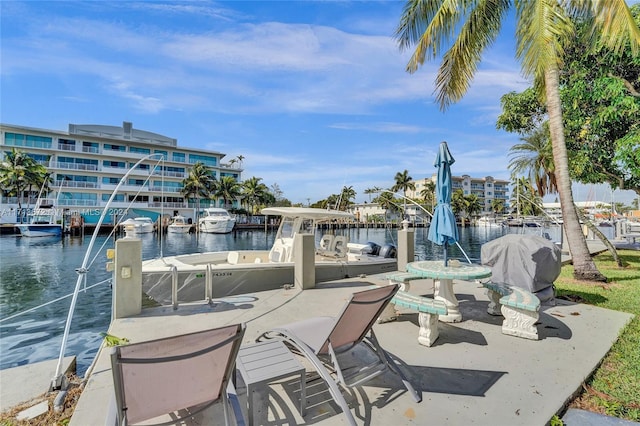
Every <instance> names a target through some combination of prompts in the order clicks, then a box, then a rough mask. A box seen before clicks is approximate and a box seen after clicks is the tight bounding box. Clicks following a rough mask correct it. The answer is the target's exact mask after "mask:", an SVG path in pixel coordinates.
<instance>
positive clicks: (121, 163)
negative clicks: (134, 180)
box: [102, 160, 127, 169]
mask: <svg viewBox="0 0 640 426" xmlns="http://www.w3.org/2000/svg"><path fill="white" fill-rule="evenodd" d="M102 165H103V166H104V167H114V168H116V169H125V168H126V167H127V163H125V162H124V161H110V160H103V161H102Z"/></svg>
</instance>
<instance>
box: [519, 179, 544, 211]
mask: <svg viewBox="0 0 640 426" xmlns="http://www.w3.org/2000/svg"><path fill="white" fill-rule="evenodd" d="M511 186H513V187H515V188H516V192H515V194H512V197H513V198H512V199H511V205H512V206H514V207H515V208H516V210H517V212H518V213H519V214H521V215H524V216H536V215H539V214H540V213H541V212H542V211H543V208H542V198H541V197H540V195H539V194H538V193H537V192H536V190H535V189H534V188H533V185H532V184H531V181H530V180H529V179H527V178H526V177H524V176H521V177H519V178H516V179H515V180H514V181H513V182H511Z"/></svg>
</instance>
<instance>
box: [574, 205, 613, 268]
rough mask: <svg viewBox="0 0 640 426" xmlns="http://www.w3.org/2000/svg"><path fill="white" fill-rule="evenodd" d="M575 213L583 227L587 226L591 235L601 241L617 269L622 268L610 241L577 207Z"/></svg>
mask: <svg viewBox="0 0 640 426" xmlns="http://www.w3.org/2000/svg"><path fill="white" fill-rule="evenodd" d="M576 212H577V213H578V217H579V218H580V220H581V221H582V222H583V223H584V224H585V225H587V228H589V230H590V231H591V232H593V235H595V236H596V237H598V239H599V240H600V241H602V244H604V245H605V247H607V250H609V253H611V256H613V260H614V261H615V262H616V265H618V268H623V267H624V264H623V263H622V259H620V256H618V251H617V250H616V248H615V246H614V245H613V244H611V241H609V239H608V238H607V237H606V236H605V235H604V234H603V233H602V232H601V231H600V230H599V229H598V227H597V226H595V225H594V224H593V222H591V221H590V220H589V219H587V218H586V217H585V216H584V214H582V211H580V209H579V208H577V207H576Z"/></svg>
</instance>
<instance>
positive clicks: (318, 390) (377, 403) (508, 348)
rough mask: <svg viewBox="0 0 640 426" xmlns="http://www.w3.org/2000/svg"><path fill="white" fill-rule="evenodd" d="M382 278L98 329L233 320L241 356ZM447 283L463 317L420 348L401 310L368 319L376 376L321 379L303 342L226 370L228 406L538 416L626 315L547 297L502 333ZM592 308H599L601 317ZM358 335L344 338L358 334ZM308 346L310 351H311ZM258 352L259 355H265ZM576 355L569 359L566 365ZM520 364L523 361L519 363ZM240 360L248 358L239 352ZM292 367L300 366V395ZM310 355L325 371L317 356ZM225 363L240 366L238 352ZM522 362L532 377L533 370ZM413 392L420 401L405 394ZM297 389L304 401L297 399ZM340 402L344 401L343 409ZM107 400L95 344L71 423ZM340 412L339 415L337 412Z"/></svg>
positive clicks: (479, 292)
mask: <svg viewBox="0 0 640 426" xmlns="http://www.w3.org/2000/svg"><path fill="white" fill-rule="evenodd" d="M387 282H388V280H387V279H386V276H385V275H378V276H370V277H367V278H366V279H358V278H353V279H346V280H340V281H335V282H328V283H322V284H318V285H317V286H316V288H314V289H310V290H304V291H303V290H300V289H299V288H296V287H294V288H292V289H288V290H287V289H279V290H271V291H266V292H260V293H255V294H247V295H240V296H235V297H229V298H225V299H217V300H214V301H213V303H212V304H208V303H206V302H202V303H192V304H181V305H179V306H178V307H177V310H174V309H173V307H172V306H162V307H157V308H150V309H145V310H143V311H142V312H141V313H140V314H139V315H134V316H131V317H128V318H122V319H116V320H115V321H114V322H113V323H112V326H111V328H110V330H109V333H110V334H113V335H115V336H119V337H126V338H127V339H129V340H130V341H131V343H132V344H136V343H138V342H144V341H149V340H154V339H161V338H166V337H169V336H174V335H184V334H189V333H193V332H198V331H201V330H210V329H213V328H217V327H222V326H225V325H233V324H238V323H242V324H246V331H245V334H244V338H243V339H242V345H241V348H240V352H239V353H240V354H242V353H243V349H244V348H248V349H249V350H251V348H253V347H254V345H255V344H256V340H257V339H258V338H259V337H260V336H262V335H264V333H266V332H269V331H274V330H276V329H278V328H281V326H282V324H295V323H296V322H298V321H300V319H304V318H315V317H323V316H329V317H331V320H327V324H333V325H336V324H337V323H339V321H338V320H337V318H340V317H343V316H345V315H346V316H345V318H347V317H350V316H351V313H349V308H348V306H349V305H350V301H351V300H352V298H354V297H355V299H356V300H357V299H358V297H357V296H354V294H355V295H357V294H360V293H362V292H365V293H366V291H368V290H370V289H371V288H372V284H373V285H379V286H381V288H383V289H384V288H385V287H389V286H387ZM455 285H456V294H457V297H458V300H459V305H460V310H461V312H462V313H463V315H464V321H462V322H460V323H449V324H448V323H440V324H439V327H440V329H441V331H442V333H441V334H440V337H439V338H438V340H437V342H435V343H434V344H432V346H431V347H429V348H426V347H425V346H423V345H421V344H419V343H418V342H416V326H417V324H418V321H419V320H418V313H417V312H414V311H411V310H401V314H400V315H399V317H398V319H397V320H396V321H394V322H392V323H389V324H377V323H375V320H374V324H372V326H371V331H372V332H373V333H375V334H371V335H367V338H363V340H362V341H363V342H364V343H367V342H369V343H371V341H370V339H369V337H371V336H375V340H376V341H377V342H378V344H379V346H380V347H381V348H385V351H384V353H385V354H388V357H389V358H388V360H392V362H390V363H389V366H391V367H392V368H391V369H390V368H388V366H387V368H384V369H382V370H381V372H380V373H379V374H377V376H376V377H373V378H371V379H370V380H367V381H365V382H362V383H360V384H355V385H354V386H351V387H349V386H343V385H342V384H340V385H337V383H338V382H339V381H340V380H339V378H338V377H337V376H336V374H335V372H334V373H331V381H327V380H325V378H324V377H323V376H322V374H325V373H320V372H319V371H318V370H317V369H316V366H315V365H313V363H312V362H310V361H309V359H310V358H309V357H308V356H306V355H307V353H304V350H303V352H300V351H292V352H291V353H292V354H294V357H293V359H290V358H287V359H288V361H287V363H288V365H290V366H291V370H288V371H285V372H282V371H280V372H279V371H272V370H270V367H267V368H268V372H269V375H272V377H271V378H262V379H261V378H260V377H258V376H255V377H254V378H253V379H248V378H247V377H248V376H247V375H246V374H244V375H243V374H237V375H236V376H237V382H236V387H235V390H236V392H237V401H238V404H237V406H236V407H234V409H240V410H242V412H241V414H242V415H243V417H244V418H245V419H251V418H252V417H253V419H252V420H251V421H252V422H253V423H254V424H265V423H268V424H273V423H279V424H284V423H286V424H311V423H312V424H320V425H322V424H326V425H335V424H353V421H355V423H356V424H372V425H375V424H379V425H386V424H396V425H402V424H414V423H415V422H416V421H417V420H416V419H421V418H429V419H430V422H433V423H435V424H452V419H455V423H456V424H463V423H472V422H475V423H479V424H545V423H546V422H547V421H548V420H549V419H550V418H551V416H552V415H553V414H554V413H556V412H557V411H558V410H560V409H561V407H562V404H563V401H564V400H566V399H568V398H569V397H570V396H571V395H572V394H573V392H574V391H575V390H576V389H578V388H579V386H580V384H581V382H582V380H583V378H584V377H585V376H586V375H587V374H588V372H589V371H591V370H592V369H593V367H594V366H595V365H597V363H598V362H599V360H600V359H601V358H602V356H603V355H604V354H605V353H606V351H607V350H608V348H609V347H610V345H611V343H612V342H613V341H614V340H615V339H616V337H617V333H618V331H619V330H620V329H621V328H622V327H623V325H624V324H625V323H626V322H627V321H628V320H629V318H630V316H629V315H628V314H624V313H620V312H613V311H605V310H600V309H594V308H593V307H591V306H586V305H580V304H573V303H570V302H566V301H558V304H557V306H553V307H546V306H545V307H544V308H543V309H541V312H540V325H539V341H536V342H532V341H529V340H526V339H518V340H513V338H512V337H510V336H506V335H504V334H503V333H502V332H501V329H500V327H499V325H500V321H497V319H496V318H495V317H493V316H490V315H488V314H487V312H486V307H487V304H488V302H489V299H488V297H487V295H486V294H485V288H484V287H483V286H482V285H481V284H478V283H476V282H469V281H456V284H455ZM382 286H384V287H382ZM394 297H398V294H397V293H396V294H395V295H394ZM376 299H377V298H376ZM392 300H393V299H392ZM599 311H605V312H606V315H602V312H599ZM356 315H357V316H359V315H360V314H356ZM373 317H375V313H374V314H373ZM309 321H310V322H313V320H309ZM366 325H369V324H368V322H367V323H366ZM289 327H290V329H294V328H295V327H292V326H291V325H290V326H289ZM338 328H341V327H338ZM365 328H366V327H365ZM325 330H326V332H327V333H329V334H331V331H332V327H331V326H330V325H326V328H325ZM294 335H297V333H294ZM305 336H307V335H305ZM326 336H327V334H326V333H319V335H318V340H317V341H314V342H315V343H314V342H312V343H313V347H315V348H321V347H322V346H323V343H322V342H320V341H326V340H327V339H326ZM313 337H316V334H315V333H313V334H312V335H311V338H312V340H313ZM359 337H360V336H356V337H355V340H354V339H353V338H351V337H350V338H349V339H348V340H353V341H358V340H359ZM306 338H307V339H308V337H306ZM281 340H282V341H290V339H288V338H287V339H275V340H274V339H269V340H265V341H263V342H280V341H281ZM516 342H517V343H516ZM261 343H262V342H261ZM294 346H295V345H294ZM308 346H309V347H312V346H311V345H308ZM375 346H376V345H375V343H374V348H375ZM298 347H301V346H298ZM322 351H323V353H322V357H323V358H326V360H327V361H328V362H329V363H330V364H331V363H332V362H333V360H332V359H331V351H330V350H329V346H326V347H325V348H324V349H323V350H322ZM261 352H264V351H261ZM312 352H313V353H314V354H315V350H313V351H312ZM300 353H304V355H305V356H300V355H299V354H300ZM380 353H382V352H380ZM325 354H326V355H325ZM577 354H580V356H579V357H577ZM278 356H280V355H278ZM239 358H240V357H238V359H239ZM259 358H263V359H264V355H261V356H260V357H259ZM339 358H340V359H339V361H338V362H339V366H340V367H339V368H340V369H341V370H343V371H344V370H350V368H349V367H353V366H354V365H360V362H361V361H362V360H369V361H371V362H374V363H375V364H377V363H379V362H384V358H383V360H380V358H378V357H377V356H375V354H372V353H371V348H370V347H367V346H366V345H363V344H359V345H356V346H354V347H352V348H351V349H349V350H345V351H344V352H342V353H340V355H339ZM578 358H579V360H580V361H579V362H576V359H578ZM293 360H295V363H292V362H291V361H293ZM263 362H265V361H263ZM523 362H526V364H527V368H522V365H523ZM266 363H267V364H268V362H266ZM289 363H290V364H289ZM241 364H242V365H243V366H246V365H247V358H244V355H243V359H242V361H241ZM297 364H300V365H302V367H304V368H305V374H304V381H305V383H304V385H305V386H304V388H305V391H304V393H303V392H302V386H301V376H300V372H299V371H300V370H299V368H298V367H296V365H297ZM321 364H322V365H323V366H324V367H325V368H326V366H327V364H326V363H325V362H321ZM236 367H239V365H238V362H237V361H236ZM394 369H397V370H399V371H401V373H402V375H403V376H404V377H405V379H406V380H407V382H408V384H410V386H411V387H412V388H413V389H414V390H415V393H414V392H412V391H411V390H410V388H409V387H408V386H406V385H405V383H404V382H403V379H402V377H401V376H400V375H398V374H393V370H394ZM238 370H240V368H238ZM325 371H331V369H327V370H325ZM371 371H376V369H373V370H371ZM530 371H539V372H540V374H538V375H534V376H532V375H531V374H530ZM376 372H377V371H376ZM256 374H257V373H256ZM245 380H246V381H245ZM347 381H348V380H347ZM331 383H333V384H334V385H336V388H337V389H338V390H337V392H339V393H340V395H342V398H343V399H344V402H342V401H341V402H340V403H338V402H336V400H335V398H334V396H335V395H337V394H335V395H332V391H331V390H330V388H329V387H330V386H333V385H332V384H331ZM416 395H417V396H418V397H419V398H421V399H422V401H421V402H419V403H418V402H416ZM304 396H306V401H305V402H306V404H304V405H302V406H301V402H302V401H301V398H303V397H304ZM249 398H251V403H252V407H251V410H249V402H250V400H249ZM534 398H535V403H532V400H533V399H534ZM233 399H234V398H232V399H231V400H233ZM341 404H346V408H345V407H344V405H342V406H341ZM114 406H115V401H114V388H113V377H112V371H111V360H110V356H109V354H108V350H103V351H102V353H100V354H99V355H98V358H97V363H96V365H95V367H94V369H93V375H92V376H91V379H90V380H89V382H88V383H87V386H86V388H85V391H84V392H83V395H82V397H81V399H80V401H79V403H78V405H77V407H76V411H75V413H74V416H73V418H72V420H71V423H70V424H71V425H72V426H73V425H84V424H88V423H93V422H95V419H97V418H109V416H108V414H109V413H110V412H112V411H111V410H112V408H111V407H114ZM223 407H224V404H215V405H213V406H211V407H210V408H208V409H207V410H204V411H203V412H201V413H199V414H196V415H194V416H193V417H192V418H190V419H189V420H187V421H186V423H185V424H198V423H199V424H210V423H211V422H212V421H214V420H213V419H217V420H215V421H219V419H222V418H223V417H222V416H223V415H224V412H223ZM238 407H239V408H238ZM461 407H464V409H461ZM488 407H491V408H490V409H488ZM345 410H348V411H349V413H350V414H349V415H346V414H345V413H346V411H345ZM114 412H115V410H114ZM352 420H353V421H352Z"/></svg>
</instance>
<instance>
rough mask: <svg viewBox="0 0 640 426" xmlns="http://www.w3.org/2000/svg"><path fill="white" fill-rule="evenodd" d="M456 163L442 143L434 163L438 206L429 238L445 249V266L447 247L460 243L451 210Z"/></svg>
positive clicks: (430, 227) (434, 212) (445, 145)
mask: <svg viewBox="0 0 640 426" xmlns="http://www.w3.org/2000/svg"><path fill="white" fill-rule="evenodd" d="M455 161H456V160H454V159H453V157H452V156H451V153H450V152H449V147H448V146H447V143H446V142H441V143H440V148H439V150H438V155H437V156H436V161H435V162H434V163H433V165H434V166H435V167H437V168H438V179H437V181H436V195H437V197H438V204H437V205H436V208H435V209H434V211H433V218H432V219H431V226H429V234H428V236H427V238H428V239H429V241H433V242H434V243H436V244H438V245H441V246H443V247H444V266H447V264H448V260H447V246H448V245H449V244H453V243H456V242H457V241H458V227H457V225H456V218H455V216H454V215H453V210H451V191H452V189H451V165H452V164H453V163H454V162H455Z"/></svg>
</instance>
